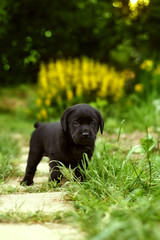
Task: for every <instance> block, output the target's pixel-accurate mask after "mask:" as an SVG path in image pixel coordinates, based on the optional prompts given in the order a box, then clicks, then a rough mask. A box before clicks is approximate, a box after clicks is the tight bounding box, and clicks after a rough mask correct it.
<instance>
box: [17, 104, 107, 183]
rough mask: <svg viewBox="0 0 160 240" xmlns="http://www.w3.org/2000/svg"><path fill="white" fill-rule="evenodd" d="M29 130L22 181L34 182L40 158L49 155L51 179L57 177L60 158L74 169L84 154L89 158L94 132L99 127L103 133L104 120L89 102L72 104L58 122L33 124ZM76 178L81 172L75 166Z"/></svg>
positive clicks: (56, 178) (58, 177)
mask: <svg viewBox="0 0 160 240" xmlns="http://www.w3.org/2000/svg"><path fill="white" fill-rule="evenodd" d="M34 126H35V128H36V130H35V131H34V132H33V133H32V137H31V140H30V150H29V156H28V161H27V167H26V172H25V176H24V178H23V180H22V181H21V184H22V183H24V184H26V185H28V186H29V185H32V184H33V177H34V174H35V172H36V168H37V165H38V164H39V162H40V161H41V159H42V157H43V156H44V155H45V156H48V157H49V166H50V180H54V179H55V180H57V181H58V180H59V179H60V176H61V175H62V174H61V172H60V170H59V167H58V166H59V165H58V162H59V161H60V162H61V163H63V164H64V165H65V166H66V167H69V166H70V167H71V168H76V167H77V166H78V165H80V166H81V167H82V165H81V163H82V158H83V154H84V153H86V154H87V155H88V158H89V159H91V157H92V154H93V151H94V144H95V139H96V134H97V132H98V130H99V128H100V131H101V134H102V133H103V128H104V121H103V118H102V116H101V114H100V112H99V111H98V110H97V109H95V108H93V107H91V106H90V105H88V104H78V105H74V106H72V107H70V108H68V109H66V110H65V112H64V113H63V115H62V117H61V122H55V123H35V125H34ZM75 174H76V176H77V177H80V176H81V174H80V172H79V171H78V169H76V172H75Z"/></svg>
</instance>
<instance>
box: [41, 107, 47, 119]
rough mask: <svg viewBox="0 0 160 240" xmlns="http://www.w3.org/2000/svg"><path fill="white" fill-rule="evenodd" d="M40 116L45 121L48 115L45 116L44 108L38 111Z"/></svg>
mask: <svg viewBox="0 0 160 240" xmlns="http://www.w3.org/2000/svg"><path fill="white" fill-rule="evenodd" d="M40 116H41V117H42V118H43V119H47V117H48V114H47V111H46V109H45V108H42V110H41V111H40Z"/></svg>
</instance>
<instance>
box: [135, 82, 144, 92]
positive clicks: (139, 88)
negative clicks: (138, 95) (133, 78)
mask: <svg viewBox="0 0 160 240" xmlns="http://www.w3.org/2000/svg"><path fill="white" fill-rule="evenodd" d="M134 89H135V91H136V92H143V89H144V86H143V84H142V83H137V84H136V85H135V86H134Z"/></svg>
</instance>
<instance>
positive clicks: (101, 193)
mask: <svg viewBox="0 0 160 240" xmlns="http://www.w3.org/2000/svg"><path fill="white" fill-rule="evenodd" d="M147 139H148V138H146V141H147ZM119 144H120V143H115V144H114V145H111V144H110V143H108V142H106V139H98V140H97V145H96V150H95V154H94V157H93V159H92V161H91V162H88V165H89V167H88V169H85V171H83V170H81V171H82V173H83V174H84V175H85V177H86V180H85V181H84V182H83V183H80V182H79V181H78V180H76V182H72V183H71V184H69V183H68V192H69V195H70V198H71V199H72V200H74V201H75V208H76V209H77V213H78V216H79V221H80V222H81V226H82V229H83V230H85V231H86V232H87V233H88V238H87V239H91V240H99V239H105V240H106V239H115V240H119V239H135V240H136V239H137V240H138V239H154V240H155V239H157V240H158V239H159V237H160V235H159V230H158V229H159V219H160V214H159V203H158V202H159V197H158V196H159V187H160V185H159V177H160V168H159V160H160V158H159V155H158V154H153V155H150V158H149V160H150V162H151V169H152V171H150V164H149V163H148V158H147V154H148V150H147V149H146V148H145V149H146V150H145V152H142V153H141V154H142V155H141V157H140V158H136V155H133V156H132V154H133V151H132V153H131V150H129V151H128V152H127V153H126V152H124V151H123V149H121V148H119V146H120V145H119ZM150 174H151V177H150ZM66 186H67V185H66Z"/></svg>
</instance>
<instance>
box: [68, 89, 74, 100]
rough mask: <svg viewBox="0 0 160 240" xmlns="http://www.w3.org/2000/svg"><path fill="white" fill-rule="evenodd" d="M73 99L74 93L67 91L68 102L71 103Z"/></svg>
mask: <svg viewBox="0 0 160 240" xmlns="http://www.w3.org/2000/svg"><path fill="white" fill-rule="evenodd" d="M72 99H73V92H72V90H70V89H69V90H68V91H67V100H68V101H69V102H70V101H72Z"/></svg>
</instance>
